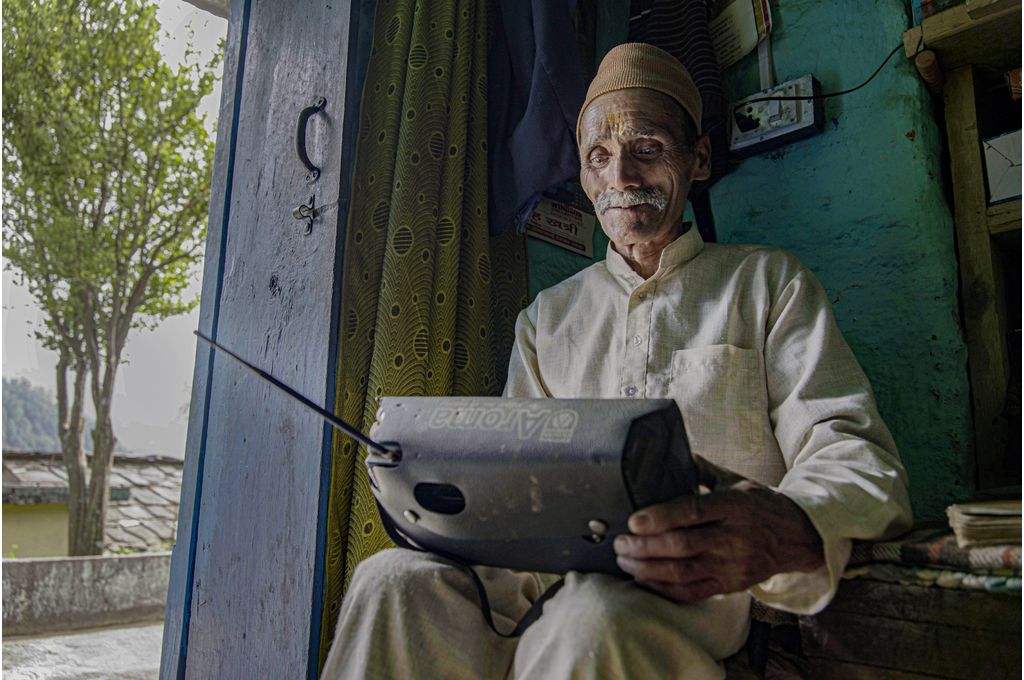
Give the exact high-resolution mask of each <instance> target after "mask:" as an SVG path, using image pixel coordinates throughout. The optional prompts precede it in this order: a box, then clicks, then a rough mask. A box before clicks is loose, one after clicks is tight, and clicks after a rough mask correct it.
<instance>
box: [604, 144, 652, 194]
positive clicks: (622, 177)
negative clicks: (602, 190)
mask: <svg viewBox="0 0 1024 680" xmlns="http://www.w3.org/2000/svg"><path fill="white" fill-rule="evenodd" d="M607 172H608V175H607V178H606V179H607V182H608V188H610V189H618V190H620V191H622V190H623V189H639V188H640V187H641V186H643V181H642V179H641V177H640V169H639V167H638V165H637V163H636V161H635V160H634V159H633V158H631V157H630V155H629V154H621V153H620V154H616V155H615V156H614V157H612V159H611V161H610V162H609V163H608V168H607Z"/></svg>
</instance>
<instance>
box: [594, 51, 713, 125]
mask: <svg viewBox="0 0 1024 680" xmlns="http://www.w3.org/2000/svg"><path fill="white" fill-rule="evenodd" d="M631 87H646V88H647V89H649V90H655V91H657V92H661V93H663V94H667V95H668V96H669V97H672V99H675V100H676V101H677V102H679V105H680V106H682V107H683V110H684V111H686V112H687V113H688V114H690V118H692V119H693V122H694V125H696V126H697V131H698V132H699V131H700V114H701V108H702V107H701V101H700V92H699V91H698V90H697V86H696V85H695V84H694V83H693V78H691V77H690V74H689V73H688V72H687V70H686V69H685V68H683V65H682V64H681V63H679V60H678V59H676V58H675V57H673V56H672V55H671V54H669V53H668V52H666V51H665V50H663V49H661V48H658V47H655V46H654V45H648V44H647V43H623V44H622V45H618V46H616V47H613V48H612V49H611V50H609V52H608V54H606V55H605V56H604V59H602V60H601V65H600V66H598V67H597V75H595V76H594V80H593V81H592V82H591V83H590V87H589V88H587V98H586V99H585V100H584V101H583V107H582V108H581V109H580V115H579V116H578V117H577V118H576V142H577V143H579V141H580V122H581V121H582V120H583V112H584V111H586V110H587V107H588V106H590V103H591V102H592V101H594V100H595V99H597V98H598V97H600V96H601V95H603V94H607V93H608V92H614V91H616V90H625V89H627V88H631Z"/></svg>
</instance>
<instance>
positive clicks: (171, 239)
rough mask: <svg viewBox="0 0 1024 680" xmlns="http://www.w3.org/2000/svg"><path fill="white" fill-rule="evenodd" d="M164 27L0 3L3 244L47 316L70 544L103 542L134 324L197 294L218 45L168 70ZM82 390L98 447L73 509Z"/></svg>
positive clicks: (30, 3)
mask: <svg viewBox="0 0 1024 680" xmlns="http://www.w3.org/2000/svg"><path fill="white" fill-rule="evenodd" d="M159 31H160V25H159V22H158V21H157V19H156V8H155V6H154V5H153V4H151V3H150V2H147V1H146V0H117V1H114V0H7V2H4V3H3V58H4V69H3V133H4V138H3V156H4V165H5V172H4V178H3V198H4V206H3V236H4V245H5V256H6V257H7V259H8V263H9V264H8V266H9V267H10V268H11V269H13V270H14V271H15V272H17V274H18V275H19V277H20V279H21V281H22V282H23V283H24V285H26V286H27V288H28V290H29V292H30V293H31V294H32V296H33V297H34V298H35V300H36V302H37V303H38V305H39V306H40V308H41V309H42V310H43V312H44V315H45V321H44V323H43V325H42V326H41V327H40V328H38V329H37V331H36V335H37V337H38V338H39V340H40V341H41V342H42V343H43V345H44V346H46V347H48V348H50V349H53V350H55V351H56V352H57V354H58V364H57V420H58V436H59V438H60V440H61V446H62V450H63V452H64V459H65V465H66V466H67V467H68V477H69V487H70V489H71V496H72V498H71V502H70V505H69V512H70V513H71V515H70V524H71V525H72V529H71V532H72V534H74V532H75V531H77V529H76V528H75V527H76V526H77V525H81V524H85V525H88V526H87V530H88V532H91V536H92V538H91V539H89V540H88V541H86V542H87V543H89V546H88V548H79V547H76V545H77V544H76V543H75V540H74V538H73V537H72V541H71V544H72V552H73V554H74V553H75V551H76V550H78V549H87V550H88V551H91V552H98V551H100V550H102V545H101V544H100V545H95V543H96V541H102V521H103V515H104V514H105V512H106V503H107V501H106V497H107V493H106V488H105V487H106V484H107V479H108V477H109V472H110V470H109V468H110V454H111V452H112V451H113V448H114V444H115V441H116V438H115V437H114V433H113V427H112V425H111V418H110V410H111V405H112V399H113V389H114V382H115V379H116V374H117V368H118V366H119V365H120V363H121V353H122V350H123V348H124V344H125V341H126V339H127V336H128V333H129V331H130V330H132V329H135V328H140V327H152V326H154V325H155V324H157V323H158V322H159V321H160V320H161V319H163V318H165V317H167V316H171V315H174V314H179V313H182V312H185V311H188V310H190V309H192V308H193V307H194V305H195V304H196V302H197V300H195V299H185V298H184V297H183V293H184V290H185V288H186V286H187V284H188V281H189V275H190V272H191V270H192V268H193V266H194V265H195V264H196V263H197V262H198V261H199V259H200V258H201V255H202V245H203V243H204V240H205V222H206V212H207V207H208V203H209V194H210V170H211V166H212V159H213V142H212V140H211V139H210V138H209V135H208V133H207V131H206V127H205V124H204V120H203V117H202V116H199V115H198V114H197V113H196V109H197V106H198V104H199V102H200V101H201V100H202V98H203V97H205V96H206V95H207V94H209V93H210V92H211V90H212V89H213V84H214V80H215V72H216V70H217V66H218V64H219V60H220V53H219V52H218V55H217V56H215V57H214V58H213V59H212V60H211V61H210V62H208V63H205V64H201V63H199V62H198V60H197V57H196V54H195V52H194V50H191V49H189V50H188V51H187V52H186V57H185V60H184V62H183V64H182V65H181V66H180V67H178V68H177V69H172V68H171V67H169V66H168V65H167V64H165V63H164V61H163V59H162V57H161V55H160V52H159V51H158V49H157V42H158V38H159ZM86 377H87V378H88V382H87V380H86ZM69 378H71V379H72V383H73V384H72V386H71V387H70V389H69V385H68V380H69ZM86 387H88V392H89V397H90V399H91V401H92V403H93V407H94V411H95V413H96V423H95V426H94V427H93V428H92V433H91V434H92V440H93V449H94V451H95V454H96V455H94V456H93V458H92V460H91V462H90V465H89V467H90V473H89V475H88V495H87V498H88V499H87V500H86V501H83V505H82V508H78V506H77V505H76V493H77V492H76V487H81V488H82V489H84V485H85V483H86V482H85V480H86V475H85V473H84V468H85V465H86V460H85V456H84V453H83V452H82V447H81V439H82V424H83V420H82V400H83V399H84V396H85V392H86ZM81 498H86V496H85V495H84V491H83V495H82V496H81ZM79 500H81V499H79ZM79 509H81V513H82V514H81V517H78V516H77V515H76V513H77V512H78V510H79Z"/></svg>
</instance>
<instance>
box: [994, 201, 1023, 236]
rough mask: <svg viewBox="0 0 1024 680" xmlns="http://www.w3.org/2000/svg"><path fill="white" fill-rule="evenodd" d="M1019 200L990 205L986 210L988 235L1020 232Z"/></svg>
mask: <svg viewBox="0 0 1024 680" xmlns="http://www.w3.org/2000/svg"><path fill="white" fill-rule="evenodd" d="M1020 207H1021V203H1020V199H1019V198H1018V199H1016V200H1014V201H1006V202H1005V203H997V204H996V205H990V206H989V207H988V210H987V216H988V233H990V234H993V235H994V234H1005V233H1007V232H1010V231H1020Z"/></svg>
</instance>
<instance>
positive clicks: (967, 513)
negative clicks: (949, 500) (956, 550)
mask: <svg viewBox="0 0 1024 680" xmlns="http://www.w3.org/2000/svg"><path fill="white" fill-rule="evenodd" d="M946 514H947V515H949V526H950V527H952V528H953V533H954V534H956V543H957V545H958V546H960V547H961V548H970V547H974V546H982V545H1019V544H1020V542H1021V532H1020V528H1021V521H1020V518H1021V502H1020V501H979V502H976V503H958V504H956V505H951V506H949V507H948V508H946Z"/></svg>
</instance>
